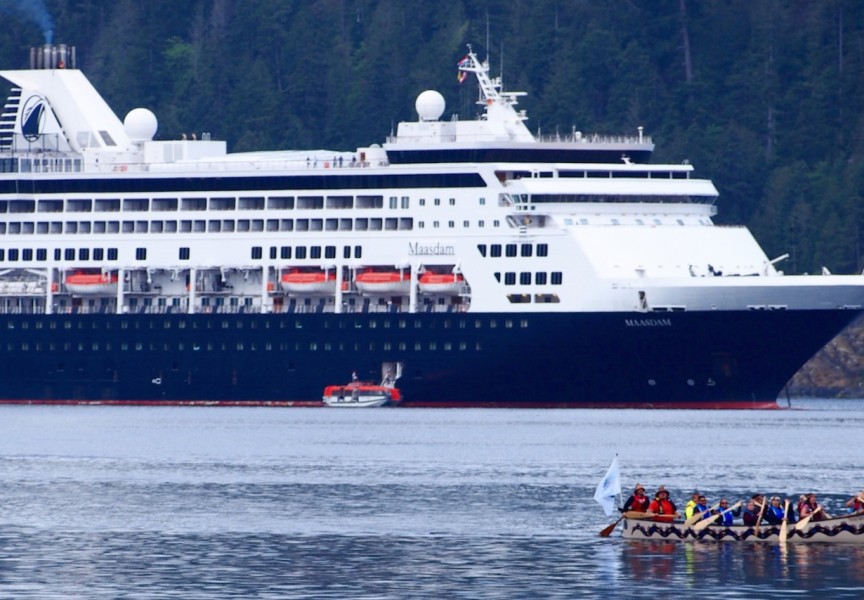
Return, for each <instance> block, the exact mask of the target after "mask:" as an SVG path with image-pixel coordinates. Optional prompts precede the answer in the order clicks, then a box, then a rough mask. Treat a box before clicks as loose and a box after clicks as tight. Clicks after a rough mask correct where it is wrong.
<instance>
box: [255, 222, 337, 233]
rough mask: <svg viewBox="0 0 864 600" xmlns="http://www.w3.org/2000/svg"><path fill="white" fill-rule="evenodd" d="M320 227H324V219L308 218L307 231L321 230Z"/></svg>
mask: <svg viewBox="0 0 864 600" xmlns="http://www.w3.org/2000/svg"><path fill="white" fill-rule="evenodd" d="M322 229H324V221H323V220H322V219H309V231H321V230H322ZM253 231H254V229H253Z"/></svg>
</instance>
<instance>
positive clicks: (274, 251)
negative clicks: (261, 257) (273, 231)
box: [270, 246, 278, 260]
mask: <svg viewBox="0 0 864 600" xmlns="http://www.w3.org/2000/svg"><path fill="white" fill-rule="evenodd" d="M277 254H278V250H277V248H276V246H270V258H271V259H273V260H275V259H276V256H277Z"/></svg>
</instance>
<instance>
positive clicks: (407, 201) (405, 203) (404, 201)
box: [401, 196, 411, 208]
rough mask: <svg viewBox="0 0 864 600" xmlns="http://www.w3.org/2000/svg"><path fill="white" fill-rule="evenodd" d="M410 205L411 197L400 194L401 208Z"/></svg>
mask: <svg viewBox="0 0 864 600" xmlns="http://www.w3.org/2000/svg"><path fill="white" fill-rule="evenodd" d="M410 206H411V199H410V198H409V197H408V196H402V205H401V208H409V207H410Z"/></svg>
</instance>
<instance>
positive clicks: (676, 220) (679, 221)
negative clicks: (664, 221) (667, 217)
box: [675, 219, 684, 225]
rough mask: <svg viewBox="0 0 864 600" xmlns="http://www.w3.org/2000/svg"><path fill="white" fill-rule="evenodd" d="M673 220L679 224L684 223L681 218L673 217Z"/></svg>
mask: <svg viewBox="0 0 864 600" xmlns="http://www.w3.org/2000/svg"><path fill="white" fill-rule="evenodd" d="M675 222H676V223H678V224H679V225H683V224H684V221H682V220H681V219H675Z"/></svg>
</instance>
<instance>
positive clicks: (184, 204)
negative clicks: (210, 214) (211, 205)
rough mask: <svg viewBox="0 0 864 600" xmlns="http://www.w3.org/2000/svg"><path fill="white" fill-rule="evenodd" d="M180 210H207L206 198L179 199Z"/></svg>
mask: <svg viewBox="0 0 864 600" xmlns="http://www.w3.org/2000/svg"><path fill="white" fill-rule="evenodd" d="M180 210H207V198H181V199H180Z"/></svg>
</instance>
